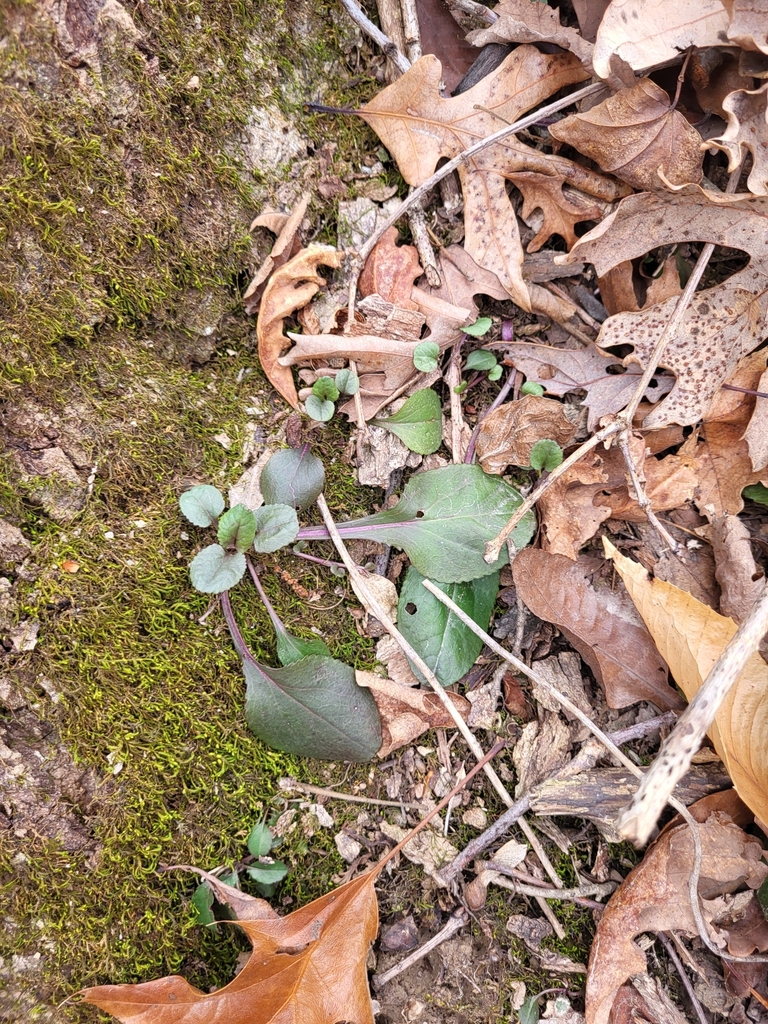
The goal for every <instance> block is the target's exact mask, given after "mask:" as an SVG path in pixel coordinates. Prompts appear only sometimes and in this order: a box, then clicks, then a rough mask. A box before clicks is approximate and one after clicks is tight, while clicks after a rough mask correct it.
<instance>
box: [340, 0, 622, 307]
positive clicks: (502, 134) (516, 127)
mask: <svg viewBox="0 0 768 1024" xmlns="http://www.w3.org/2000/svg"><path fill="white" fill-rule="evenodd" d="M342 2H343V3H345V6H346V4H347V3H351V0H342ZM604 88H605V86H604V85H603V83H602V82H598V83H594V84H592V85H585V86H583V88H581V89H577V90H576V92H572V93H570V95H568V96H563V97H561V98H560V99H559V100H555V101H554V102H553V103H549V104H548V105H547V106H546V107H541V108H540V109H539V110H536V111H534V112H533V113H532V114H527V115H526V116H525V117H522V118H521V119H520V120H519V121H515V122H514V124H510V125H505V126H504V127H503V128H500V129H499V131H497V132H494V134H493V135H489V136H488V137H487V138H485V139H480V140H479V141H478V142H475V143H473V145H471V146H469V147H468V148H467V149H465V150H464V151H463V152H461V153H459V155H458V156H455V157H454V158H453V159H452V160H449V161H448V163H447V164H443V166H442V167H441V168H440V169H439V170H438V171H435V173H434V174H433V175H431V176H430V177H429V178H427V180H426V181H424V182H422V183H421V185H419V186H418V187H417V188H414V189H413V191H412V192H411V193H410V195H408V196H407V197H406V198H405V199H404V200H403V202H402V203H401V204H400V205H399V206H398V208H397V209H396V210H395V211H394V212H393V213H392V214H391V215H390V216H389V217H387V219H386V220H385V221H382V223H381V224H380V225H379V226H378V227H377V228H376V230H375V231H374V232H373V234H372V235H371V236H370V238H369V239H368V241H367V242H366V243H365V245H364V246H363V247H362V248H361V249H360V251H359V253H358V255H357V258H356V260H355V264H356V266H357V270H356V271H355V270H353V272H352V277H351V279H350V284H349V303H348V306H349V311H350V312H349V320H351V319H352V317H353V316H354V309H355V296H356V294H357V279H358V277H359V276H360V272H361V271H362V269H363V266H364V264H365V261H366V260H367V259H368V257H369V256H370V254H371V252H373V250H374V249H375V247H376V245H377V243H378V241H379V239H380V238H381V237H382V235H383V234H384V233H385V231H387V230H389V228H391V227H392V225H393V224H396V223H397V221H399V220H400V218H401V217H402V216H403V214H404V213H405V212H406V211H407V210H409V209H410V208H411V207H412V206H413V205H414V203H417V202H418V201H419V200H420V199H421V197H422V196H424V195H426V194H427V192H429V191H430V190H431V189H433V188H434V187H435V185H436V184H437V183H438V182H439V181H442V180H443V178H447V177H448V175H449V174H451V173H452V172H453V171H455V170H456V168H457V167H459V166H460V165H461V164H462V163H464V162H465V161H466V160H470V159H471V158H472V157H473V156H475V155H476V154H477V153H480V152H482V150H484V149H486V148H487V147H488V146H492V145H494V143H496V142H500V141H501V140H502V139H505V138H507V136H508V135H514V133H515V132H519V131H520V130H521V129H522V128H528V127H529V125H532V124H536V123H537V122H538V121H539V120H541V118H542V117H548V116H549V115H550V114H556V113H557V112H558V111H559V110H563V109H564V108H565V107H569V106H571V104H573V103H578V102H579V101H580V100H583V99H586V97H587V96H592V95H594V94H595V93H597V92H601V91H602V90H603V89H604Z"/></svg>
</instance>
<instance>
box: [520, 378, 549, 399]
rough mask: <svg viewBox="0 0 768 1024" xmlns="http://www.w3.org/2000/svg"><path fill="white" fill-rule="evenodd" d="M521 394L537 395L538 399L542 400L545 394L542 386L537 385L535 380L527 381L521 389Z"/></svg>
mask: <svg viewBox="0 0 768 1024" xmlns="http://www.w3.org/2000/svg"><path fill="white" fill-rule="evenodd" d="M520 394H521V395H536V397H537V398H540V397H541V396H542V395H543V394H544V388H543V387H542V385H541V384H537V383H536V381H535V380H527V381H526V382H525V384H523V386H522V387H521V388H520Z"/></svg>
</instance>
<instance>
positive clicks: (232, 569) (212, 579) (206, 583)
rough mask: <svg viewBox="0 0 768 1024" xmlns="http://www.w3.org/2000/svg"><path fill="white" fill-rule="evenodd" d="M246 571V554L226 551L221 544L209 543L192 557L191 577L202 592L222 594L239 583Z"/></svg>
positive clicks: (193, 583)
mask: <svg viewBox="0 0 768 1024" xmlns="http://www.w3.org/2000/svg"><path fill="white" fill-rule="evenodd" d="M244 572H245V555H244V554H243V553H242V552H241V551H225V550H224V548H223V547H222V546H221V544H209V545H208V547H207V548H203V550H202V551H199V552H198V553H197V554H196V555H195V557H194V558H193V559H192V561H191V562H190V565H189V578H190V580H191V581H192V586H193V587H194V588H195V590H199V591H200V593H201V594H221V593H222V592H223V591H224V590H229V589H230V588H231V587H234V585H235V584H236V583H239V582H240V580H241V579H242V578H243V573H244Z"/></svg>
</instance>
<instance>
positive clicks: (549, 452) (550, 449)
mask: <svg viewBox="0 0 768 1024" xmlns="http://www.w3.org/2000/svg"><path fill="white" fill-rule="evenodd" d="M530 459H531V468H532V469H535V470H536V471H537V472H539V473H541V471H542V470H546V471H547V472H548V473H551V472H552V470H553V469H557V467H558V466H559V465H560V463H561V462H562V461H563V449H562V448H561V447H560V445H559V444H558V443H557V441H551V440H550V439H549V438H548V437H544V438H542V439H541V441H537V442H536V444H535V445H534V446H533V448H531V455H530Z"/></svg>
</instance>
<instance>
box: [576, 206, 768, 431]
mask: <svg viewBox="0 0 768 1024" xmlns="http://www.w3.org/2000/svg"><path fill="white" fill-rule="evenodd" d="M717 195H719V196H720V198H719V199H717V200H710V199H709V198H708V197H707V195H706V194H705V193H704V192H703V191H701V190H693V189H692V190H691V191H690V192H687V193H685V194H683V193H681V194H678V195H677V196H667V195H664V196H662V195H658V194H651V193H642V194H639V195H634V196H630V197H629V198H628V199H624V200H622V202H621V203H620V204H619V206H618V208H617V209H616V211H615V212H614V213H612V214H611V215H610V216H609V217H607V218H606V219H605V220H604V221H603V222H602V223H601V224H599V225H598V226H597V227H596V228H593V229H592V230H591V231H590V232H588V234H586V235H585V236H584V237H583V238H581V239H579V241H578V242H577V243H576V245H575V246H574V247H573V249H572V250H571V252H570V253H569V254H568V255H566V256H563V257H560V262H561V263H564V264H568V263H569V262H571V261H574V262H576V261H583V260H587V261H589V262H591V263H594V265H595V268H596V270H597V273H598V275H603V274H605V273H606V272H607V271H608V270H609V269H610V268H611V267H614V266H616V265H617V264H618V263H620V262H622V260H628V259H633V258H635V257H636V256H641V255H643V254H644V253H646V252H648V251H649V250H650V249H652V248H654V247H655V246H659V245H664V244H666V243H668V242H687V241H690V242H693V241H705V242H714V243H716V244H718V245H727V246H730V247H732V248H735V249H743V250H745V251H746V252H747V253H748V254H749V255H750V256H751V260H750V263H749V265H748V266H746V267H745V268H744V269H743V270H740V271H738V272H737V273H736V274H734V275H733V276H732V277H730V278H728V280H727V281H724V282H722V284H718V285H715V286H714V287H713V288H706V289H704V290H703V291H700V292H697V293H696V296H695V297H694V300H693V302H692V304H691V306H690V308H689V309H688V311H687V312H686V315H685V319H684V321H683V324H682V325H681V327H680V328H679V330H678V333H677V336H676V338H675V339H674V340H673V341H672V342H671V343H670V344H669V345H668V346H667V348H666V349H665V351H664V354H663V356H662V359H661V362H662V365H663V366H666V367H669V369H671V370H673V371H674V373H675V375H676V377H677V380H676V382H675V386H674V387H673V389H672V391H671V393H670V394H669V395H668V396H667V397H666V398H665V399H664V400H663V401H661V402H659V404H658V405H657V406H656V408H655V409H654V410H653V411H652V412H651V413H649V415H648V416H646V418H645V420H644V422H643V425H644V426H645V427H662V426H665V425H667V424H668V423H679V424H681V425H682V426H686V425H690V424H693V423H696V421H697V420H700V419H702V418H704V417H705V416H706V415H707V412H708V410H709V408H710V406H711V404H712V401H713V399H714V397H715V395H716V393H717V391H718V389H719V388H720V386H721V384H724V383H725V382H726V381H727V380H728V378H729V377H730V376H731V375H732V374H733V372H734V371H735V369H736V366H737V365H738V362H739V360H740V359H741V358H742V357H743V356H744V355H745V354H746V353H748V352H751V351H752V350H753V349H755V348H756V347H757V346H758V345H759V344H761V343H762V341H763V339H764V337H765V334H766V320H767V317H766V313H767V311H768V199H765V198H762V197H757V196H741V197H739V198H733V199H730V198H729V197H726V196H723V195H720V194H719V193H718V194H717ZM676 301H677V300H676V298H674V297H673V298H670V299H667V300H666V301H665V302H662V303H660V304H658V305H656V306H651V307H650V308H648V309H644V310H641V311H640V312H639V313H619V314H618V315H616V316H612V317H609V318H608V319H607V320H606V321H605V323H604V324H603V326H602V328H601V330H600V334H599V336H598V338H597V343H598V345H599V346H600V347H601V348H610V347H612V346H614V345H623V344H631V345H632V346H633V347H634V351H633V352H632V353H630V355H628V356H626V357H625V359H624V363H625V365H628V364H629V363H633V362H637V363H640V365H641V366H643V365H645V363H646V361H647V359H648V358H649V356H650V353H651V352H652V350H653V348H654V346H655V344H656V341H657V339H658V337H659V335H660V334H661V332H662V330H663V329H664V326H665V325H666V323H667V321H668V320H669V317H670V316H671V315H672V310H673V309H674V306H675V303H676Z"/></svg>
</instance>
